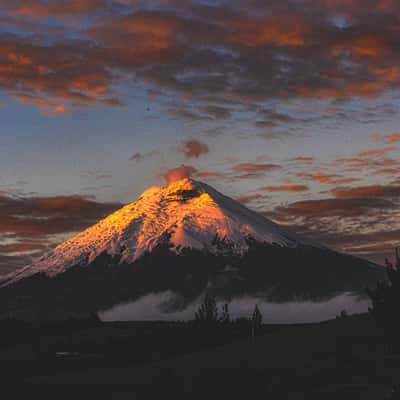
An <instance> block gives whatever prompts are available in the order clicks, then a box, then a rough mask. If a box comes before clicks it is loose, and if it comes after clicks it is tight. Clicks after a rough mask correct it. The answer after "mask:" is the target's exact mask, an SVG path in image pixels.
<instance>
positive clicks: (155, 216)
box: [9, 178, 321, 282]
mask: <svg viewBox="0 0 400 400" xmlns="http://www.w3.org/2000/svg"><path fill="white" fill-rule="evenodd" d="M249 240H254V241H257V242H260V243H268V244H271V245H272V244H274V245H278V246H282V247H292V248H293V247H296V246H298V245H310V246H317V245H316V244H312V242H311V241H308V240H306V239H305V238H300V237H299V236H297V235H293V234H291V235H289V234H287V233H286V232H285V231H284V230H283V229H282V228H280V227H279V226H278V225H276V224H275V223H273V222H272V221H269V220H268V219H266V218H264V217H263V216H262V215H261V214H258V213H256V212H254V211H251V210H249V209H248V208H246V207H244V206H243V205H241V204H240V203H238V202H236V201H234V200H232V199H231V198H229V197H226V196H224V195H223V194H221V193H219V192H218V191H216V190H215V189H213V188H212V187H211V186H209V185H207V184H205V183H202V182H198V181H195V180H192V179H187V178H185V179H182V180H178V181H175V182H173V183H171V184H169V185H167V186H164V187H160V186H153V187H151V188H149V189H147V190H146V191H144V192H143V193H142V195H141V196H140V197H139V198H138V199H137V200H136V201H135V202H133V203H130V204H128V205H126V206H124V207H122V208H121V209H120V210H118V211H116V212H114V213H113V214H111V215H109V216H108V217H107V218H105V219H103V220H101V221H100V222H98V223H97V224H95V225H93V226H92V227H90V228H88V229H86V230H84V231H83V232H82V233H80V234H78V235H77V236H75V237H73V238H71V239H69V240H67V241H66V242H64V243H62V244H60V245H59V246H57V247H56V248H55V249H54V250H52V251H50V252H49V253H47V254H46V255H44V256H43V257H42V258H41V259H39V260H38V261H37V262H35V263H33V264H32V265H28V266H27V267H26V268H24V269H22V270H20V271H18V273H17V274H15V275H11V276H10V277H11V279H10V281H9V282H14V281H15V280H19V279H21V278H26V277H28V276H31V275H34V274H36V273H44V274H46V275H48V276H55V275H57V274H59V273H61V272H65V271H66V270H67V269H68V268H71V267H73V266H76V265H80V266H84V265H88V264H90V263H91V262H93V261H94V260H95V259H96V258H97V257H98V256H99V255H101V254H102V253H104V252H106V253H107V254H108V255H110V256H117V255H118V256H119V257H120V258H119V262H120V263H128V264H131V263H133V262H135V261H136V260H137V259H139V258H140V257H141V256H142V255H143V254H145V253H151V251H152V250H153V249H154V248H156V247H157V246H158V245H160V244H162V243H164V242H166V241H168V242H169V243H170V244H171V249H172V250H173V251H175V252H176V253H177V254H179V253H180V252H181V251H182V250H183V249H189V248H192V249H198V250H205V251H208V252H210V253H211V254H214V255H218V254H236V255H244V254H245V253H246V251H247V250H248V248H249ZM320 247H321V246H320Z"/></svg>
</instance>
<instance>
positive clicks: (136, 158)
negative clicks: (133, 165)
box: [129, 152, 144, 162]
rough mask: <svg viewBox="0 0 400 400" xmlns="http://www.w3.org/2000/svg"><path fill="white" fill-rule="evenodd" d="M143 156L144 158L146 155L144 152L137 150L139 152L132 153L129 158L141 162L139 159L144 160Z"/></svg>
mask: <svg viewBox="0 0 400 400" xmlns="http://www.w3.org/2000/svg"><path fill="white" fill-rule="evenodd" d="M143 158H144V155H143V154H142V153H139V152H137V153H134V154H132V155H131V157H129V160H131V161H136V162H139V161H142V160H143Z"/></svg>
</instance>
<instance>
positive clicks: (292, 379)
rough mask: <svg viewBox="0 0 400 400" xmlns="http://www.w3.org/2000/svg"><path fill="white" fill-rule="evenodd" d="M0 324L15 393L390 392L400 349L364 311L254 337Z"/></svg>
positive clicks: (162, 326) (242, 330) (159, 327)
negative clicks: (356, 314)
mask: <svg viewBox="0 0 400 400" xmlns="http://www.w3.org/2000/svg"><path fill="white" fill-rule="evenodd" d="M0 328H1V332H2V339H3V340H2V341H1V346H2V348H1V349H0V362H1V364H2V371H3V372H2V376H3V383H4V384H5V385H10V386H13V387H14V388H15V389H14V390H15V391H16V392H18V391H21V393H22V391H26V390H28V391H29V393H30V394H33V393H36V392H40V393H41V394H49V395H50V396H55V395H56V396H57V397H58V398H71V396H76V393H83V392H82V391H89V392H90V393H91V395H93V396H94V395H96V397H97V398H99V397H100V398H103V397H104V398H112V399H114V398H115V399H125V398H148V397H149V396H150V397H154V398H155V397H160V396H164V397H167V398H173V397H174V396H179V397H181V396H182V397H183V396H185V397H190V398H217V397H223V398H227V397H236V396H238V395H240V396H241V397H243V396H246V397H249V396H257V397H258V396H262V397H263V398H273V399H338V398H340V399H367V400H368V399H395V398H398V397H396V396H398V393H397V394H396V393H395V392H394V391H395V390H396V385H397V383H398V382H399V381H400V355H399V354H396V352H395V351H394V350H393V349H391V348H390V346H388V345H387V344H386V341H385V339H384V338H383V336H382V335H381V333H380V332H379V330H378V329H377V328H376V327H375V325H374V323H373V321H372V320H371V319H370V318H369V316H368V315H364V316H354V317H346V318H340V319H337V320H333V321H328V322H325V323H320V324H308V325H286V326H285V325H281V326H278V325H265V326H263V328H262V330H261V331H260V332H259V334H258V335H257V336H256V337H255V338H254V339H253V338H252V337H251V335H250V330H249V329H248V326H246V325H240V324H236V325H232V326H229V327H219V328H215V329H203V328H200V327H198V326H195V325H194V324H190V323H165V322H159V323H157V322H153V323H152V322H149V323H140V322H130V323H95V322H90V321H86V322H70V323H64V324H54V323H53V324H51V323H47V324H28V323H16V322H14V323H10V322H8V323H6V322H3V323H2V325H0ZM44 384H45V385H44ZM64 396H65V397H64Z"/></svg>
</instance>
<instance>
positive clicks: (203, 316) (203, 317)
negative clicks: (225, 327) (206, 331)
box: [195, 294, 218, 324]
mask: <svg viewBox="0 0 400 400" xmlns="http://www.w3.org/2000/svg"><path fill="white" fill-rule="evenodd" d="M195 320H196V321H197V322H202V323H209V324H213V323H217V322H218V308H217V302H216V300H215V298H214V297H212V296H209V295H208V294H207V295H206V296H205V297H204V300H203V303H201V304H200V307H199V308H198V310H197V311H196V314H195Z"/></svg>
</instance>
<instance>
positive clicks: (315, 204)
mask: <svg viewBox="0 0 400 400" xmlns="http://www.w3.org/2000/svg"><path fill="white" fill-rule="evenodd" d="M385 208H394V204H393V203H392V202H391V201H388V200H384V199H368V198H332V199H320V200H305V201H297V202H294V203H291V204H290V205H288V206H287V207H278V209H277V211H278V213H281V214H286V215H292V216H315V217H319V218H321V217H326V216H336V217H342V218H344V217H354V216H361V215H365V214H368V213H370V211H371V210H373V211H376V210H382V209H385Z"/></svg>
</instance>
